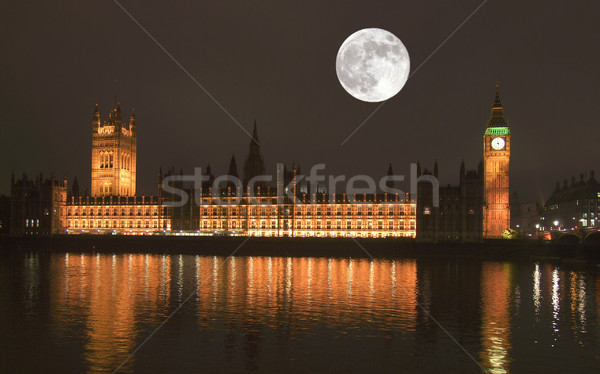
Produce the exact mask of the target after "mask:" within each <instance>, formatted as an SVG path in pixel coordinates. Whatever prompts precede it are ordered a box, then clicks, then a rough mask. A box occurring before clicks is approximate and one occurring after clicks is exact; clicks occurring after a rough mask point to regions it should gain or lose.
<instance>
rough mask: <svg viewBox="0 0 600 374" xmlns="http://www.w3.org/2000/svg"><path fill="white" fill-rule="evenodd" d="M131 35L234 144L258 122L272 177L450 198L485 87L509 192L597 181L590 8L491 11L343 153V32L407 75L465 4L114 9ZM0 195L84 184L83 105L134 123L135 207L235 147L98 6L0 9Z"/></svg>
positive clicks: (476, 138) (151, 4)
mask: <svg viewBox="0 0 600 374" xmlns="http://www.w3.org/2000/svg"><path fill="white" fill-rule="evenodd" d="M121 3H122V5H123V6H124V7H125V8H127V9H128V10H129V11H130V12H131V14H132V15H133V16H134V17H135V18H137V20H138V21H139V22H140V23H141V24H142V25H144V26H145V27H146V28H147V29H148V30H149V32H150V33H151V34H152V35H153V36H154V37H155V38H156V39H157V40H158V41H159V42H160V43H161V44H162V45H163V46H164V47H165V48H166V49H167V50H168V51H169V52H170V53H172V55H173V56H174V57H175V58H176V59H177V60H178V61H179V62H180V63H181V64H182V65H183V66H184V67H185V68H187V69H188V70H189V72H190V73H191V74H192V75H193V76H194V77H195V78H196V79H197V80H198V81H199V82H200V83H201V84H202V85H204V87H205V88H206V89H207V90H208V91H209V92H210V93H212V95H214V97H215V98H216V99H217V100H219V101H220V102H221V104H222V105H223V106H224V107H225V108H227V110H229V111H230V112H231V114H232V115H233V116H234V117H235V118H237V119H238V120H239V121H240V122H241V123H242V124H243V125H244V126H245V127H246V128H247V129H248V130H251V126H252V122H253V120H254V119H255V118H256V119H257V121H258V129H259V137H260V142H261V144H262V147H263V154H264V156H265V161H266V163H267V167H268V169H269V170H273V169H274V167H275V162H277V161H285V162H288V163H291V162H293V161H296V162H299V163H300V164H301V165H302V167H303V169H304V170H303V171H305V170H306V169H308V167H309V166H310V165H312V164H314V163H317V162H325V163H326V164H327V172H328V173H331V174H335V175H338V174H342V173H344V174H348V175H351V174H357V173H363V174H370V175H373V176H379V175H381V174H384V173H385V172H386V171H387V164H388V162H390V161H391V162H392V164H393V166H394V171H395V172H396V173H398V174H408V168H409V164H410V163H411V162H416V161H417V160H420V161H421V163H422V164H423V165H424V166H431V165H432V164H433V162H434V160H435V159H437V160H438V161H439V164H440V179H441V183H442V184H447V183H457V182H458V170H459V165H460V162H461V160H462V159H464V160H465V161H466V163H467V167H476V165H477V163H478V162H479V160H480V158H481V154H482V135H483V131H484V128H485V123H486V120H487V118H488V115H489V108H490V105H491V103H492V101H493V96H494V85H495V82H496V80H500V85H501V94H502V99H503V101H504V105H505V113H506V116H507V118H508V120H509V121H510V123H511V129H512V134H513V142H512V146H513V148H512V149H513V151H512V152H513V153H512V160H511V168H512V170H511V178H512V180H511V184H512V187H513V189H516V190H517V191H519V192H520V194H521V195H524V196H527V197H529V198H531V199H534V198H543V197H548V195H549V193H550V192H551V190H552V189H553V186H554V183H555V182H556V181H557V180H562V179H564V178H569V179H570V177H571V176H573V175H578V174H579V173H580V172H584V171H585V170H590V169H594V168H595V169H596V170H597V172H598V173H600V163H599V162H598V160H599V157H598V139H599V138H600V136H599V135H600V130H599V125H600V123H599V121H598V115H597V113H598V111H599V109H598V103H600V91H599V90H598V85H599V83H600V81H599V78H600V76H599V73H598V70H599V67H600V52H599V46H600V3H599V2H598V1H592V0H590V1H570V2H567V1H564V0H563V1H558V0H551V1H549V0H544V1H541V0H528V1H522V0H510V1H500V0H489V1H488V2H487V3H486V4H484V5H483V7H482V8H481V9H480V10H479V11H478V12H477V13H476V14H475V15H474V16H473V17H472V18H471V19H470V20H469V21H468V22H466V23H465V25H464V26H463V27H462V28H461V29H460V30H458V31H457V32H456V34H455V35H454V36H453V37H452V38H450V39H449V40H448V42H447V43H446V44H445V45H443V46H442V47H441V48H440V49H439V50H438V51H437V53H436V54H435V55H433V56H432V57H431V59H429V60H428V61H427V62H426V63H425V64H424V65H423V66H422V67H421V68H420V69H419V71H418V72H417V73H416V74H415V75H414V76H412V77H411V78H410V79H409V81H408V82H407V84H406V86H405V87H404V88H403V89H402V91H401V92H400V93H399V94H398V95H396V96H395V97H394V98H393V99H391V100H390V101H389V102H387V103H386V104H385V105H384V106H383V107H382V108H381V110H379V111H378V112H377V113H376V114H375V115H374V116H373V117H372V118H371V119H370V120H369V121H368V122H367V123H366V124H365V125H364V126H363V127H362V128H361V129H360V130H359V131H358V132H357V133H356V134H355V135H354V136H353V137H352V138H351V139H350V140H349V141H348V142H347V143H346V144H345V145H344V146H340V144H341V143H342V141H344V139H345V138H346V137H347V136H348V135H349V134H350V133H351V132H352V131H353V130H354V129H355V128H356V127H357V126H358V125H359V124H360V123H361V122H362V121H363V120H364V119H365V118H366V117H367V116H369V114H371V112H372V111H373V110H374V109H375V108H376V107H377V105H378V104H373V103H364V102H360V101H358V100H356V99H354V98H353V97H351V96H350V95H348V94H347V93H346V92H345V91H344V89H343V88H342V87H341V86H340V84H339V82H338V80H337V77H336V73H335V57H336V53H337V51H338V48H339V47H340V45H341V43H342V42H343V41H344V40H345V38H346V37H347V36H348V35H350V34H352V33H353V32H355V31H357V30H359V29H362V28H365V27H379V28H383V29H386V30H388V31H390V32H392V33H394V34H395V35H396V36H398V37H399V38H400V39H401V40H402V41H403V43H404V44H405V46H406V47H407V49H408V51H409V54H410V57H411V65H412V69H413V70H414V69H415V68H416V67H417V66H419V65H420V64H421V63H422V62H423V61H424V60H425V59H426V58H427V56H429V54H431V53H432V52H433V51H434V50H435V49H436V48H437V47H438V46H439V45H440V44H441V43H442V41H444V39H446V38H447V37H448V36H449V35H450V34H451V33H452V31H454V29H455V28H456V27H457V26H458V25H460V24H461V23H462V22H463V21H464V20H465V18H467V16H468V15H469V14H470V13H471V12H472V11H473V10H475V8H477V6H479V5H480V4H481V2H480V1H479V0H465V1H399V0H395V1H364V0H363V1H348V0H344V1H329V0H328V1H295V2H291V1H270V0H261V1H241V0H238V1H172V2H166V1H150V0H144V1H141V0H136V1H134V0H128V1H125V0H123V1H122V2H121ZM0 10H1V14H2V15H3V17H2V18H3V19H2V22H1V23H0V30H1V31H0V34H1V36H0V40H1V47H2V58H1V59H0V77H1V85H0V87H1V88H0V110H1V113H2V118H1V121H2V126H1V130H0V131H1V132H0V139H1V141H2V146H1V151H0V152H1V154H0V156H1V159H2V160H3V161H2V163H0V177H1V178H0V193H9V190H10V173H11V171H12V170H14V171H15V172H16V173H17V175H19V174H21V173H22V172H24V171H27V172H29V173H30V174H33V173H35V172H39V171H44V172H45V173H46V174H49V173H50V172H51V171H54V172H55V173H56V174H57V175H59V176H62V175H63V174H66V175H67V176H68V177H69V178H70V179H71V180H72V178H73V177H74V176H76V175H77V176H79V180H80V184H81V185H83V186H89V183H90V146H91V118H92V112H93V109H94V105H95V104H96V103H98V104H99V105H100V108H101V111H102V115H103V116H104V117H106V115H107V112H108V110H109V109H110V106H111V105H112V102H113V95H114V84H113V81H114V80H115V79H118V81H119V84H118V86H119V87H118V96H119V101H120V102H121V106H122V108H123V109H124V111H125V113H127V114H128V113H129V112H130V110H131V108H132V107H135V109H136V114H137V120H138V191H139V192H145V193H155V191H156V173H157V169H158V167H159V165H161V164H162V165H163V166H170V165H175V166H176V167H178V168H179V167H182V168H184V170H191V169H192V168H193V167H194V166H205V165H206V164H207V163H210V164H211V166H212V167H213V171H215V172H216V173H225V172H226V171H227V165H228V162H229V158H230V157H231V154H232V153H235V155H236V158H237V160H238V166H241V165H242V163H243V159H244V157H245V154H246V152H247V149H248V142H249V138H248V137H247V135H246V134H245V133H244V132H243V131H242V130H240V128H238V126H237V125H236V124H235V123H234V122H233V121H232V120H231V119H230V118H229V117H228V116H227V115H226V114H225V113H224V112H223V111H222V110H221V109H220V108H219V107H218V106H217V105H215V103H214V102H213V101H211V99H210V98H209V97H208V96H207V95H206V94H205V93H204V92H203V91H202V90H201V89H200V88H199V87H198V86H197V85H196V84H195V83H194V82H193V81H192V80H191V79H190V78H189V77H188V76H187V75H186V74H185V73H184V72H182V70H181V69H180V68H179V67H178V66H177V65H176V64H175V63H174V62H173V61H172V60H171V59H170V58H169V57H168V56H167V55H166V54H165V53H164V52H163V51H162V50H161V49H160V48H159V47H158V46H157V45H156V44H155V43H154V42H153V41H152V40H151V39H150V38H149V37H148V36H147V35H146V34H144V32H143V31H142V30H141V29H140V28H139V27H138V26H137V25H136V24H135V23H134V22H133V21H132V20H131V19H130V18H129V17H128V16H127V15H126V14H125V13H124V12H123V11H122V10H121V9H120V8H119V7H118V6H117V5H116V4H115V3H114V2H113V1H111V0H104V1H94V2H89V1H79V0H73V1H61V0H57V1H10V2H9V1H6V2H3V3H2V5H0Z"/></svg>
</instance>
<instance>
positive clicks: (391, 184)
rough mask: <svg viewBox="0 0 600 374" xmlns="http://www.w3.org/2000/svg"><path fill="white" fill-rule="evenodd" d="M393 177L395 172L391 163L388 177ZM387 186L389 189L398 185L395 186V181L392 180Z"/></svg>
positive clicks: (387, 182) (386, 183)
mask: <svg viewBox="0 0 600 374" xmlns="http://www.w3.org/2000/svg"><path fill="white" fill-rule="evenodd" d="M393 175H394V171H393V170H392V163H391V162H390V164H389V165H388V172H387V176H388V177H391V176H393ZM385 186H386V187H387V188H394V187H395V186H396V185H395V183H394V181H393V180H392V179H391V178H390V179H388V180H387V181H386V182H385Z"/></svg>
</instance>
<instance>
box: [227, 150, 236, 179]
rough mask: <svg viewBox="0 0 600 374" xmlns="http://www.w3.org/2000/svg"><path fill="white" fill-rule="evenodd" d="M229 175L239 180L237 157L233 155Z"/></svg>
mask: <svg viewBox="0 0 600 374" xmlns="http://www.w3.org/2000/svg"><path fill="white" fill-rule="evenodd" d="M229 175H233V176H234V177H236V178H237V176H238V172H237V163H236V162H235V155H231V160H230V161H229Z"/></svg>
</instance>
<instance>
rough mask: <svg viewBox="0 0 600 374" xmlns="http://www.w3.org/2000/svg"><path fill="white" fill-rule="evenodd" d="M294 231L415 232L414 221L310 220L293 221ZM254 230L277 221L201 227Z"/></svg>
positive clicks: (213, 222)
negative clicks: (375, 230)
mask: <svg viewBox="0 0 600 374" xmlns="http://www.w3.org/2000/svg"><path fill="white" fill-rule="evenodd" d="M294 224H295V228H296V229H328V230H332V229H336V230H353V229H356V230H363V229H364V230H373V229H377V230H415V227H416V223H415V221H413V220H411V221H406V222H405V221H397V222H394V221H381V220H380V221H377V222H371V221H369V222H364V223H363V222H361V221H355V220H345V221H326V222H322V221H315V222H312V221H311V220H299V221H295V223H294ZM248 225H249V228H251V229H256V228H261V229H267V228H270V229H277V228H278V226H277V220H261V221H259V222H257V221H254V220H253V221H250V222H249V223H247V222H246V221H229V222H228V221H227V220H203V221H202V224H201V227H202V228H203V229H246V228H248ZM283 226H284V227H283V228H285V229H287V228H290V227H289V225H288V224H286V223H284V224H283Z"/></svg>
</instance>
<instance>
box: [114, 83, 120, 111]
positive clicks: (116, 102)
mask: <svg viewBox="0 0 600 374" xmlns="http://www.w3.org/2000/svg"><path fill="white" fill-rule="evenodd" d="M117 88H118V86H117V80H116V79H115V107H117V105H118V104H119V102H118V101H117Z"/></svg>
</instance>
